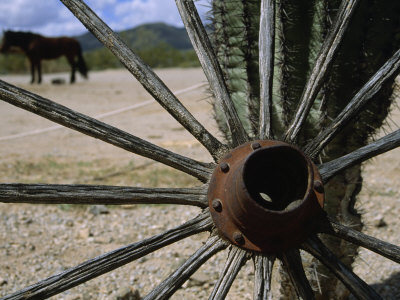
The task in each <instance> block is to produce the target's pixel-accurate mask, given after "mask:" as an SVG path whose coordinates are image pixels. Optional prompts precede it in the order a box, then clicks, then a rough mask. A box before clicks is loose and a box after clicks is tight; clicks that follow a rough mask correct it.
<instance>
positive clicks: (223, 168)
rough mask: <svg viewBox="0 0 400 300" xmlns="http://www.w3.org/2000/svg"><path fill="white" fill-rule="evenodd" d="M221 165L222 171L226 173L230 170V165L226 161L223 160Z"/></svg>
mask: <svg viewBox="0 0 400 300" xmlns="http://www.w3.org/2000/svg"><path fill="white" fill-rule="evenodd" d="M219 167H220V168H221V171H222V172H224V173H228V171H229V165H228V164H227V163H226V162H223V163H221V164H220V165H219Z"/></svg>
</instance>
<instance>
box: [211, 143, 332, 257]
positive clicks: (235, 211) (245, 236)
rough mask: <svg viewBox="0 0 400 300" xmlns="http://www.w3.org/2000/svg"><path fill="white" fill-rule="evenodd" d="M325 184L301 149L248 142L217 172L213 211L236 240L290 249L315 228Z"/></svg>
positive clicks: (267, 249)
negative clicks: (316, 185)
mask: <svg viewBox="0 0 400 300" xmlns="http://www.w3.org/2000/svg"><path fill="white" fill-rule="evenodd" d="M255 144H257V145H255ZM315 182H318V183H319V184H318V189H317V190H315V188H314V185H315ZM321 182H322V181H321V178H320V176H319V173H318V169H317V168H316V166H315V165H314V164H313V163H312V162H311V160H310V159H308V158H307V157H306V156H305V155H304V154H303V153H302V152H301V151H300V150H299V149H297V148H295V147H293V146H291V145H289V144H286V143H283V142H279V141H269V140H264V141H255V142H253V143H246V144H243V145H241V146H239V147H237V148H235V149H233V150H232V151H231V152H230V153H228V154H227V155H226V156H225V157H224V158H223V159H222V160H221V161H220V164H219V165H218V166H217V168H216V169H215V170H214V173H213V176H212V178H211V181H210V186H209V190H208V199H209V206H210V212H211V215H212V218H213V220H214V223H215V225H216V227H217V229H218V231H219V233H220V235H221V236H222V237H224V238H226V239H228V240H229V241H231V242H232V243H233V244H236V245H238V246H240V247H242V248H245V249H249V250H253V251H259V252H266V253H276V252H279V251H284V250H286V249H289V248H291V247H294V246H298V245H299V243H301V242H302V241H304V239H305V238H306V237H307V235H308V234H309V233H310V231H311V230H313V229H315V228H313V224H314V221H315V219H316V217H318V216H319V215H321V214H322V207H323V200H324V195H323V189H321V184H322V183H321Z"/></svg>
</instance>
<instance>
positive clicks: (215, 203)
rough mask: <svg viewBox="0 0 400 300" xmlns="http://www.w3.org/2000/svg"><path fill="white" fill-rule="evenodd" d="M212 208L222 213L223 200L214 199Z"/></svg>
mask: <svg viewBox="0 0 400 300" xmlns="http://www.w3.org/2000/svg"><path fill="white" fill-rule="evenodd" d="M212 207H213V208H214V209H215V211H217V212H221V211H222V203H221V200H219V199H214V200H213V201H212Z"/></svg>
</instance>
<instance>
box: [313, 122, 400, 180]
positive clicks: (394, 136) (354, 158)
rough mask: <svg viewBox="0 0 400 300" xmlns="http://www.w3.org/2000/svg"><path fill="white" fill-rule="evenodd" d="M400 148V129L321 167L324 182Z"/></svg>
mask: <svg viewBox="0 0 400 300" xmlns="http://www.w3.org/2000/svg"><path fill="white" fill-rule="evenodd" d="M399 146H400V129H397V130H396V131H395V132H392V133H390V134H388V135H386V136H385V137H383V138H380V139H379V140H377V141H375V142H373V143H370V144H369V145H367V146H364V147H361V148H360V149H357V150H355V151H353V152H351V153H349V154H347V155H344V156H342V157H340V158H337V159H334V160H331V161H329V162H327V163H324V164H322V165H320V166H319V172H320V174H321V177H322V180H323V181H324V182H328V181H329V179H331V178H332V177H333V176H334V175H335V174H337V173H338V172H340V171H342V170H344V169H346V168H349V167H351V166H354V165H355V164H358V163H361V162H363V161H365V160H367V159H369V158H372V157H375V156H377V155H379V154H382V153H385V152H387V151H389V150H392V149H394V148H396V147H399Z"/></svg>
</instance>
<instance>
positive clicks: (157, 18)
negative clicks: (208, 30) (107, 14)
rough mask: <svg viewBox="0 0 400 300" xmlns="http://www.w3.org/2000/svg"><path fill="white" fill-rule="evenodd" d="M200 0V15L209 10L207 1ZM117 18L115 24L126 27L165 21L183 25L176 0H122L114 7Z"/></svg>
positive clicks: (198, 4) (122, 27)
mask: <svg viewBox="0 0 400 300" xmlns="http://www.w3.org/2000/svg"><path fill="white" fill-rule="evenodd" d="M206 2H207V1H206V0H203V1H198V3H197V8H198V9H199V12H200V15H203V14H204V12H205V11H206V10H207V8H206V6H205V3H206ZM114 11H115V17H116V20H114V26H117V27H119V28H116V29H125V28H130V27H133V26H136V25H138V24H143V23H150V22H165V23H168V24H171V25H175V26H183V23H182V20H181V17H180V15H179V12H178V9H177V8H176V4H175V1H173V0H129V1H121V2H119V3H118V4H116V5H115V8H114Z"/></svg>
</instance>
